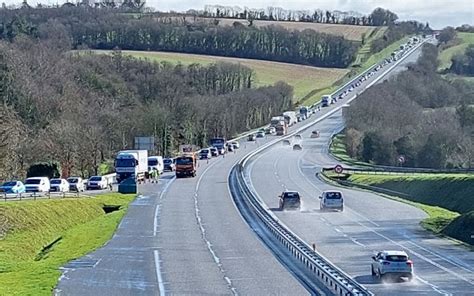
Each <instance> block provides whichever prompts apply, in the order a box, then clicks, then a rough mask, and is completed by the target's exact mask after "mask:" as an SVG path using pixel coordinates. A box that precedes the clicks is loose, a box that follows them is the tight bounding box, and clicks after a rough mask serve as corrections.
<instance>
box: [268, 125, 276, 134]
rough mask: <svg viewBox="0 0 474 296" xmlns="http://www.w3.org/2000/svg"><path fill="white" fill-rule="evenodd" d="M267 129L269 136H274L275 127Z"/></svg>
mask: <svg viewBox="0 0 474 296" xmlns="http://www.w3.org/2000/svg"><path fill="white" fill-rule="evenodd" d="M268 129H269V130H270V134H271V135H274V134H276V128H275V127H273V126H271V127H269V128H268Z"/></svg>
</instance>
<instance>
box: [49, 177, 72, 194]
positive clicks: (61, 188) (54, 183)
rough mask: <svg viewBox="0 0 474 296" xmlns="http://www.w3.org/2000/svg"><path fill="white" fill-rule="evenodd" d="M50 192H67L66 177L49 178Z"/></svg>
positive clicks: (67, 183)
mask: <svg viewBox="0 0 474 296" xmlns="http://www.w3.org/2000/svg"><path fill="white" fill-rule="evenodd" d="M49 183H50V187H49V191H50V192H69V182H68V181H66V179H59V178H58V179H51V181H50V182H49Z"/></svg>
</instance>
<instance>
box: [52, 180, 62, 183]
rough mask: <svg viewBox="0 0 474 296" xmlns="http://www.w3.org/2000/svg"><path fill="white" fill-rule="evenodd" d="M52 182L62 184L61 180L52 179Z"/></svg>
mask: <svg viewBox="0 0 474 296" xmlns="http://www.w3.org/2000/svg"><path fill="white" fill-rule="evenodd" d="M51 184H61V180H51Z"/></svg>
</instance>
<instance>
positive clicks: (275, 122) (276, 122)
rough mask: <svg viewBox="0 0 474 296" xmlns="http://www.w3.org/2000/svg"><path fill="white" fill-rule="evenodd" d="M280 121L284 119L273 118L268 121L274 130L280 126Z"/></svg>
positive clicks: (280, 117) (279, 117) (281, 117)
mask: <svg viewBox="0 0 474 296" xmlns="http://www.w3.org/2000/svg"><path fill="white" fill-rule="evenodd" d="M282 121H285V117H283V116H274V117H272V119H271V120H270V126H271V127H275V128H276V127H277V126H278V125H280V124H281V122H282Z"/></svg>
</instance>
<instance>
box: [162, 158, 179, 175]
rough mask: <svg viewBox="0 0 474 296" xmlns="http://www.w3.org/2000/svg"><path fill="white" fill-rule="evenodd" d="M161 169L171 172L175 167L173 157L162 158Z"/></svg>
mask: <svg viewBox="0 0 474 296" xmlns="http://www.w3.org/2000/svg"><path fill="white" fill-rule="evenodd" d="M163 165H164V167H163V171H165V172H166V171H168V172H173V171H174V170H175V168H176V165H175V163H174V159H173V158H169V157H168V158H165V159H163Z"/></svg>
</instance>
